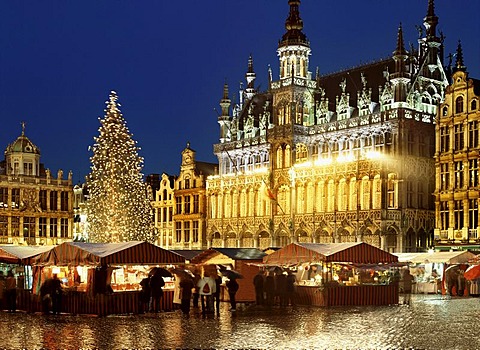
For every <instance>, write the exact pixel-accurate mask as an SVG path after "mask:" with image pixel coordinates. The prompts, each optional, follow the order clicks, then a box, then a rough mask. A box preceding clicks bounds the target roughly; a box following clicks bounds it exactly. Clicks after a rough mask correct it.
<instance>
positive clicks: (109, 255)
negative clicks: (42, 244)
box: [32, 241, 185, 315]
mask: <svg viewBox="0 0 480 350" xmlns="http://www.w3.org/2000/svg"><path fill="white" fill-rule="evenodd" d="M183 263H185V259H184V258H183V257H182V256H180V255H178V254H176V253H173V252H171V251H168V250H165V249H162V248H160V247H157V246H156V245H154V244H151V243H148V242H141V241H132V242H123V243H83V242H67V243H62V244H60V245H58V246H56V247H55V248H53V249H51V250H49V251H47V252H45V253H43V254H40V255H38V256H36V257H35V258H33V259H32V265H33V266H34V277H33V288H32V290H33V295H38V294H39V290H40V288H41V285H42V284H43V283H44V281H45V280H47V279H48V278H52V276H53V275H56V276H57V277H58V278H59V279H60V280H61V281H62V286H63V292H64V293H63V294H64V296H63V301H62V309H61V310H62V312H67V313H74V314H78V313H81V314H84V313H87V314H98V315H106V314H123V313H137V312H138V311H139V305H140V301H139V296H140V289H141V288H140V282H141V280H142V279H143V278H145V277H146V276H147V275H148V273H149V272H150V270H151V269H152V268H153V267H156V266H167V265H175V264H183ZM165 280H166V281H165V287H164V297H163V309H164V310H169V309H172V299H173V297H172V295H173V281H170V280H169V279H168V278H165ZM39 307H40V305H36V306H35V308H36V310H32V311H39Z"/></svg>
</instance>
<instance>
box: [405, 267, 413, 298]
mask: <svg viewBox="0 0 480 350" xmlns="http://www.w3.org/2000/svg"><path fill="white" fill-rule="evenodd" d="M412 284H413V276H412V275H411V274H410V269H408V268H407V269H406V270H405V271H404V273H403V304H404V305H410V298H411V293H412Z"/></svg>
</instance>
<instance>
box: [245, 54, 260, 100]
mask: <svg viewBox="0 0 480 350" xmlns="http://www.w3.org/2000/svg"><path fill="white" fill-rule="evenodd" d="M256 77H257V75H256V74H255V72H254V70H253V58H252V55H251V54H250V56H249V57H248V69H247V74H245V79H246V80H247V88H246V89H245V94H246V96H247V98H248V99H251V98H252V97H253V95H254V94H255V78H256Z"/></svg>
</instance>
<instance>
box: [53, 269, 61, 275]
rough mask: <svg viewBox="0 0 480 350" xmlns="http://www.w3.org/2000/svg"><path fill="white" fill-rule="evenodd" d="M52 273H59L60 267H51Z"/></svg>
mask: <svg viewBox="0 0 480 350" xmlns="http://www.w3.org/2000/svg"><path fill="white" fill-rule="evenodd" d="M52 273H53V274H54V275H58V274H59V273H60V268H59V267H54V268H53V269H52Z"/></svg>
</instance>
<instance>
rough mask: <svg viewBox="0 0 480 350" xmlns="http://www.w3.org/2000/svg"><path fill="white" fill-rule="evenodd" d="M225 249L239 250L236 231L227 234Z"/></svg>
mask: <svg viewBox="0 0 480 350" xmlns="http://www.w3.org/2000/svg"><path fill="white" fill-rule="evenodd" d="M225 248H237V234H236V233H235V232H234V231H228V232H227V233H226V234H225Z"/></svg>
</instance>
